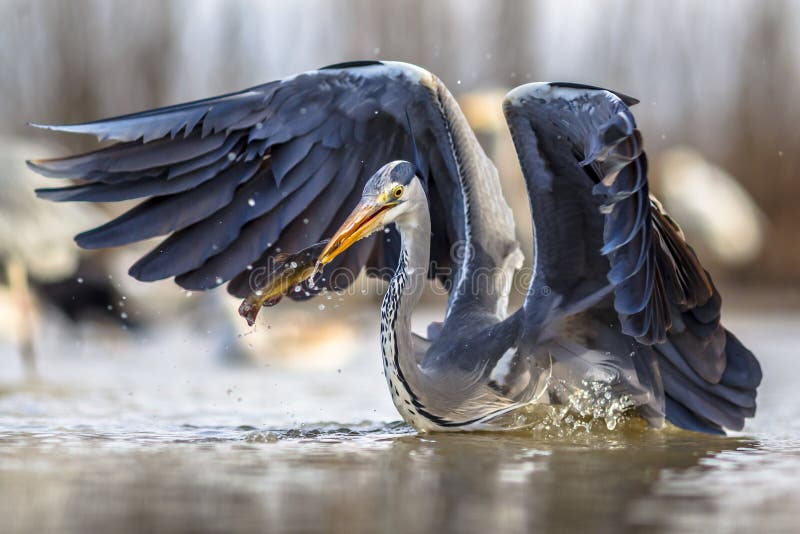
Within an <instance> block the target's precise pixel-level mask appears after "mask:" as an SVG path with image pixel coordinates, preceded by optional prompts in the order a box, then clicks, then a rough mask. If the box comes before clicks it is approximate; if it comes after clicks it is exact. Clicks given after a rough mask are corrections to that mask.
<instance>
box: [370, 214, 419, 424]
mask: <svg viewBox="0 0 800 534" xmlns="http://www.w3.org/2000/svg"><path fill="white" fill-rule="evenodd" d="M396 225H397V230H398V232H399V233H400V241H401V244H400V249H401V251H400V261H399V262H398V265H397V269H396V272H395V275H394V277H393V278H392V279H391V281H390V282H389V287H388V288H387V290H386V295H385V296H384V298H383V304H382V306H381V350H382V353H383V365H384V371H385V373H386V380H387V382H388V384H389V389H390V391H391V393H392V400H393V401H394V403H395V406H396V407H397V409H398V411H399V412H400V414H401V415H402V416H403V418H404V419H406V421H409V422H411V421H410V419H416V417H417V416H418V413H417V411H418V409H419V407H420V406H419V405H420V404H421V400H420V395H422V394H423V393H424V391H425V389H426V388H425V385H424V375H423V372H422V370H421V369H420V367H419V365H418V364H417V358H416V355H415V353H414V346H413V339H412V335H411V314H412V312H413V310H414V307H415V306H416V304H417V302H418V301H419V298H420V296H421V295H422V292H423V290H424V288H425V281H426V279H427V273H428V263H429V259H430V240H431V237H430V235H431V222H430V214H429V213H428V203H427V201H424V202H419V203H416V206H415V207H414V208H412V210H411V211H410V212H408V213H406V214H404V216H403V218H402V219H401V220H398V221H397V223H396ZM415 426H418V424H415Z"/></svg>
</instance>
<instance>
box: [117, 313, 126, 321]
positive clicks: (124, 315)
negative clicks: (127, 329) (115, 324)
mask: <svg viewBox="0 0 800 534" xmlns="http://www.w3.org/2000/svg"><path fill="white" fill-rule="evenodd" d="M119 317H120V319H122V320H125V319H127V318H128V314H127V313H125V312H122V313H120V314H119Z"/></svg>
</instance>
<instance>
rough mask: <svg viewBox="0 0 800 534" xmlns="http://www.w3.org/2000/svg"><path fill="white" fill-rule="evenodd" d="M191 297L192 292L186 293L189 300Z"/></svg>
mask: <svg viewBox="0 0 800 534" xmlns="http://www.w3.org/2000/svg"><path fill="white" fill-rule="evenodd" d="M191 296H192V292H191V291H187V292H186V298H187V299H188V298H189V297H191Z"/></svg>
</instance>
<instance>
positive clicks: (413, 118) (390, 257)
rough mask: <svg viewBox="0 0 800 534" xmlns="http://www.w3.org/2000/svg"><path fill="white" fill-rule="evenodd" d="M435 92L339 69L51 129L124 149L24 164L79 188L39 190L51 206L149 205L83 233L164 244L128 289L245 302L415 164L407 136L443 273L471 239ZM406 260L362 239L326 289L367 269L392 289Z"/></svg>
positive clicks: (372, 72) (380, 69) (413, 75)
mask: <svg viewBox="0 0 800 534" xmlns="http://www.w3.org/2000/svg"><path fill="white" fill-rule="evenodd" d="M439 86H440V82H438V80H436V79H435V78H434V77H433V76H432V75H430V74H429V73H427V72H425V71H423V70H422V69H418V68H416V67H413V66H410V65H405V64H397V63H379V62H362V63H358V64H352V65H340V66H334V67H332V68H326V69H320V70H317V71H311V72H308V73H305V74H301V75H298V76H294V77H291V78H287V79H284V80H280V81H276V82H271V83H267V84H264V85H260V86H257V87H253V88H251V89H247V90H244V91H241V92H238V93H232V94H228V95H223V96H219V97H215V98H210V99H205V100H200V101H197V102H191V103H188V104H181V105H177V106H170V107H166V108H161V109H156V110H152V111H145V112H142V113H136V114H132V115H126V116H122V117H116V118H112V119H106V120H100V121H96V122H90V123H86V124H79V125H68V126H43V127H44V128H48V129H51V130H57V131H64V132H71V133H83V134H92V135H95V136H97V137H98V139H100V140H111V141H116V144H113V145H111V146H109V147H107V148H103V149H100V150H97V151H94V152H90V153H87V154H81V155H78V156H73V157H66V158H58V159H51V160H39V161H32V162H30V165H31V167H32V168H33V169H34V170H36V171H37V172H39V173H41V174H44V175H47V176H52V177H63V178H80V179H82V180H84V183H82V184H81V185H70V186H67V187H60V188H50V189H42V190H39V191H38V194H39V195H40V196H41V197H43V198H47V199H51V200H55V201H95V202H115V201H122V200H130V199H143V201H142V202H141V203H140V204H139V205H137V206H136V207H134V208H133V209H131V210H130V211H128V212H126V213H124V214H123V215H121V216H119V217H118V218H116V219H114V220H112V221H110V222H109V223H107V224H105V225H103V226H100V227H98V228H95V229H93V230H90V231H88V232H84V233H83V234H80V235H79V236H78V237H77V242H78V244H80V245H81V246H83V247H86V248H99V247H109V246H118V245H124V244H128V243H132V242H136V241H141V240H144V239H148V238H152V237H157V236H168V237H167V238H166V239H165V240H164V241H162V242H161V243H160V244H159V245H158V246H157V247H156V248H155V249H154V250H153V251H152V252H150V253H149V254H147V255H146V256H144V257H143V258H141V259H140V260H139V261H138V262H137V263H136V264H135V265H134V266H133V267H132V268H131V274H132V275H133V276H135V277H136V278H138V279H140V280H158V279H163V278H168V277H172V276H174V277H176V281H177V282H178V283H179V284H180V285H181V286H183V287H185V288H187V289H207V288H211V287H215V286H217V285H220V284H221V283H223V282H225V281H231V283H230V284H229V287H228V289H229V291H230V292H232V293H234V294H236V295H239V296H242V295H244V294H246V293H247V292H248V291H249V283H248V278H249V271H248V269H247V267H250V268H253V267H257V266H258V265H259V264H261V263H266V262H267V260H268V258H269V257H271V256H274V255H275V254H277V253H278V252H280V251H281V250H299V249H301V248H303V247H305V246H307V245H308V244H310V243H315V242H317V241H319V240H320V239H321V238H323V237H325V236H326V235H327V234H329V233H332V232H333V231H334V230H335V228H336V227H337V226H338V225H339V224H340V223H341V222H342V221H343V220H344V218H345V217H346V215H347V213H348V212H349V211H350V209H352V207H353V206H354V205H355V203H356V202H357V200H358V198H359V197H360V194H361V190H362V187H363V185H364V183H365V182H366V180H367V179H368V178H369V176H370V175H371V174H372V173H374V172H375V171H376V170H377V169H378V168H379V167H380V166H382V165H383V164H385V163H386V162H388V161H391V160H394V159H407V160H412V161H413V159H414V149H413V146H412V142H411V137H410V135H409V129H410V130H412V131H413V134H414V136H415V137H416V140H417V144H418V146H419V147H420V159H421V162H420V164H421V166H422V167H423V168H422V174H423V179H424V181H425V187H426V190H427V193H428V197H429V202H430V203H431V212H432V213H433V214H434V217H433V218H434V229H433V231H434V236H435V237H434V242H433V246H432V255H431V260H432V262H436V264H437V265H440V266H441V265H448V264H449V249H450V245H451V243H453V242H455V241H457V240H459V239H463V238H464V233H465V230H464V224H463V221H464V214H463V213H460V212H459V211H458V208H459V206H460V204H459V203H457V202H456V201H455V200H454V199H458V198H459V197H460V189H459V181H458V172H459V170H458V163H457V161H456V158H455V155H454V152H453V146H452V142H451V140H450V138H449V130H450V127H449V124H448V120H449V118H448V117H446V116H445V114H444V112H443V111H442V107H441V106H440V105H439V103H438V102H437V98H438V95H437V89H438V88H439ZM392 237H394V239H392ZM398 250H399V239H398V238H397V236H396V235H394V233H391V234H387V235H383V236H378V237H377V238H373V239H370V240H366V241H364V242H363V243H360V244H359V245H357V246H356V247H354V249H353V250H352V251H348V253H346V254H343V255H342V256H341V257H340V258H337V262H336V264H334V265H332V266H330V268H329V269H328V271H331V270H333V271H337V267H346V268H347V269H346V271H347V274H342V276H338V277H336V276H333V277H330V278H329V279H328V285H329V286H336V287H342V286H343V285H346V284H347V283H349V281H351V280H352V279H353V277H354V275H355V274H357V273H358V272H359V271H360V270H361V269H362V268H363V266H364V265H365V264H369V265H370V266H371V267H374V268H375V269H374V270H373V272H374V273H377V274H379V275H384V276H385V273H388V272H391V271H392V270H393V268H394V267H395V265H396V258H397V257H398ZM338 272H340V273H344V271H343V270H341V269H338ZM336 282H338V284H336Z"/></svg>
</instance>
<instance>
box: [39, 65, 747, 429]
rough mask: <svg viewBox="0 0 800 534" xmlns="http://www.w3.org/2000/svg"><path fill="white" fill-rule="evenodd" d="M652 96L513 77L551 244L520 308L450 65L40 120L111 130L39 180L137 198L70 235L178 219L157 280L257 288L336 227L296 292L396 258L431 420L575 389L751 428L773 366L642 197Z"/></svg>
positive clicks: (396, 295)
mask: <svg viewBox="0 0 800 534" xmlns="http://www.w3.org/2000/svg"><path fill="white" fill-rule="evenodd" d="M636 102H637V101H636V100H635V99H633V98H630V97H628V96H625V95H622V94H619V93H614V92H611V91H608V90H604V89H600V88H596V87H592V86H587V85H580V84H573V83H538V84H528V85H523V86H521V87H519V88H517V89H514V90H513V91H511V92H510V93H509V94H508V96H507V97H506V99H505V102H504V106H503V107H504V112H505V116H506V120H507V122H508V125H509V128H510V130H511V133H512V136H513V138H514V142H515V146H516V149H517V153H518V157H519V160H520V164H521V167H522V170H523V173H524V177H525V181H526V187H527V190H528V195H529V201H530V205H531V212H532V218H533V235H532V239H533V248H534V251H535V255H534V268H533V273H532V277H531V280H530V283H529V285H528V287H527V289H526V296H525V301H524V305H523V306H522V307H520V308H519V309H518V310H516V311H514V312H513V313H511V314H510V315H509V314H508V313H507V302H508V294H509V289H510V281H511V277H512V275H513V274H514V271H515V269H517V268H518V267H519V266H520V265H521V259H522V256H521V253H520V251H519V246H518V243H517V241H516V239H515V236H514V221H513V218H512V216H511V211H510V209H509V207H508V204H507V203H506V200H505V199H504V197H503V195H502V192H501V189H500V181H499V179H498V176H497V171H496V169H495V167H494V166H493V164H492V162H491V161H490V160H489V159H488V158H487V157H486V155H485V154H484V152H483V150H482V149H481V147H480V145H479V144H478V142H477V141H476V139H475V136H474V134H473V132H472V131H471V129H470V127H469V126H468V124H467V122H466V120H465V118H464V115H463V114H462V112H461V110H460V109H459V107H458V105H457V104H456V102H455V100H454V98H453V97H452V95H451V94H450V92H449V91H448V90H447V88H446V87H445V86H444V84H443V83H442V82H441V81H440V80H439V79H438V78H437V77H435V76H434V75H433V74H431V73H429V72H427V71H425V70H423V69H421V68H419V67H416V66H414V65H409V64H404V63H396V62H379V61H358V62H351V63H344V64H338V65H333V66H330V67H325V68H322V69H319V70H315V71H310V72H306V73H303V74H300V75H296V76H293V77H289V78H285V79H282V80H278V81H274V82H270V83H267V84H264V85H260V86H256V87H253V88H250V89H246V90H244V91H241V92H237V93H232V94H227V95H223V96H218V97H214V98H209V99H205V100H200V101H197V102H191V103H187V104H180V105H175V106H171V107H166V108H161V109H156V110H150V111H144V112H141V113H136V114H132V115H125V116H121V117H116V118H111V119H106V120H99V121H95V122H89V123H84V124H77V125H62V126H42V127H43V128H49V129H51V130H56V131H62V132H71V133H82V134H93V135H95V136H97V138H98V139H100V140H112V141H115V142H116V143H115V144H112V145H111V146H109V147H106V148H101V149H99V150H97V151H94V152H90V153H87V154H82V155H77V156H72V157H65V158H58V159H50V160H36V161H31V162H30V165H31V167H32V168H33V169H34V170H36V171H37V172H40V173H42V174H44V175H47V176H51V177H61V178H80V179H83V180H84V181H85V182H84V183H81V184H79V185H68V186H66V187H58V188H49V189H43V190H39V191H38V194H39V196H40V197H42V198H45V199H49V200H54V201H61V202H63V201H92V202H115V201H121V200H129V199H145V200H143V201H142V202H141V203H140V204H138V205H137V206H136V207H134V208H132V209H131V210H130V211H128V212H126V213H125V214H123V215H121V216H120V217H118V218H116V219H114V220H112V221H110V222H108V223H106V224H104V225H102V226H100V227H98V228H95V229H92V230H89V231H87V232H84V233H82V234H79V235H78V236H77V237H76V241H77V243H78V244H79V245H80V246H82V247H86V248H100V247H112V246H119V245H125V244H128V243H132V242H135V241H140V240H144V239H147V238H151V237H156V236H165V235H167V236H168V237H167V238H166V239H164V240H163V241H162V242H161V243H160V244H159V245H157V246H156V247H155V248H154V249H153V250H152V252H150V253H149V254H147V255H146V256H144V257H143V258H141V259H140V260H139V261H138V262H136V263H135V264H134V265H133V266H132V267H131V269H130V274H131V275H132V276H134V277H135V278H137V279H139V280H143V281H151V280H159V279H164V278H169V277H173V276H174V277H175V281H176V282H177V283H178V284H179V285H181V286H182V287H184V288H187V289H192V290H204V289H211V288H213V287H217V286H220V285H222V284H223V283H226V282H227V284H228V291H229V292H230V293H232V294H234V295H236V296H239V297H245V296H246V295H247V294H248V293H249V291H250V290H251V287H250V285H251V282H250V281H251V274H252V271H253V270H255V269H258V268H262V267H263V266H265V265H267V264H269V262H271V261H272V259H273V258H274V256H275V255H276V254H278V253H280V252H281V251H282V250H283V251H295V250H299V249H301V248H304V247H306V246H308V245H310V244H313V243H316V242H318V241H320V240H321V239H322V238H324V237H329V236H331V235H333V237H332V239H331V241H330V242H329V243H328V245H327V246H326V248H325V250H324V251H323V252H322V254H321V256H320V258H319V261H320V264H321V265H324V273H323V274H324V275H325V276H324V280H323V281H322V282H321V283H320V284H318V285H317V286H315V287H311V286H308V287H307V288H306V289H307V290H306V291H297V292H295V291H293V292H290V293H289V297H291V298H294V299H306V298H310V297H313V295H314V294H315V291H316V290H318V289H341V288H343V287H346V286H347V285H348V284H350V283H352V279H353V277H352V274H354V273H358V272H360V271H361V270H362V269H364V268H366V270H367V272H368V273H369V274H373V275H375V276H380V277H383V278H386V279H389V286H388V290H387V293H386V296H385V298H384V300H383V304H382V306H381V350H382V356H383V362H384V366H385V371H386V378H387V381H388V384H389V389H390V390H391V394H392V397H393V399H394V403H395V405H396V407H397V409H398V411H399V412H400V414H401V415H402V416H403V418H404V419H405V420H406V421H408V422H409V423H410V424H412V425H413V426H414V427H416V428H417V429H419V430H423V431H427V430H471V429H485V428H489V429H491V428H496V427H497V426H498V425H499V424H500V423H498V422H499V421H504V420H505V418H503V417H501V416H503V415H504V414H509V413H513V412H515V411H516V410H518V409H522V408H523V407H526V406H528V405H530V404H531V403H536V402H539V403H569V402H570V399H573V398H575V397H576V396H582V398H583V399H585V400H586V402H588V403H589V404H590V405H597V406H599V405H602V404H604V403H606V402H608V401H609V399H611V400H615V401H619V402H622V403H623V404H624V408H626V409H629V410H635V411H637V412H638V413H639V414H640V415H641V416H643V417H644V418H645V419H647V421H648V422H649V423H650V424H651V425H653V426H656V427H659V426H662V425H663V424H664V421H665V420H667V421H669V422H671V423H672V424H674V425H677V426H679V427H682V428H685V429H690V430H696V431H703V432H710V433H724V430H723V429H725V428H728V429H741V428H742V426H743V424H744V420H745V418H746V417H751V416H753V415H754V412H755V397H756V388H757V386H758V385H759V383H760V380H761V370H760V367H759V364H758V361H757V360H756V359H755V357H754V356H753V354H752V353H751V352H750V351H749V350H747V349H746V348H745V347H744V346H743V345H742V344H741V343H740V342H739V341H738V340H737V338H736V337H735V336H734V335H733V334H732V333H730V332H729V331H728V330H726V329H725V328H724V327H723V326H722V325H721V324H720V296H719V293H718V292H717V290H716V288H715V287H714V285H713V283H712V281H711V278H710V276H709V274H708V273H707V272H706V271H705V270H704V269H703V267H702V265H701V264H700V262H699V260H698V259H697V257H696V256H695V254H694V252H693V250H692V249H691V247H690V246H689V245H688V244H687V243H686V242H685V240H684V237H683V234H682V232H681V231H680V229H679V227H678V226H677V224H676V223H675V222H674V221H673V220H672V219H671V218H670V217H669V216H668V215H667V214H666V213H665V212H664V211H663V209H662V208H661V206H660V204H659V203H658V202H657V201H656V200H655V199H654V198H653V197H651V196H650V194H649V191H648V183H647V159H646V156H645V153H644V151H643V149H642V138H641V134H640V132H639V130H638V129H637V127H636V123H635V120H634V117H633V115H632V114H631V112H630V109H629V106H632V105H633V104H635V103H636ZM382 228H384V229H386V230H387V231H388V232H387V233H384V232H377V230H379V229H382ZM370 235H371V236H372V237H368V236H370ZM336 272H338V273H342V272H346V273H351V276H336V275H334V273H336ZM426 277H436V278H439V279H441V280H442V281H443V282H444V283H445V285H446V287H448V288H449V297H448V306H447V311H446V314H445V317H444V320H443V322H442V323H435V324H433V325H432V326H431V327H429V329H428V337H422V336H417V335H416V334H413V333H412V332H411V328H410V317H411V314H412V311H413V309H414V305H415V303H416V302H417V300H418V299H419V297H420V294H421V292H422V288H423V281H424V280H425V278H426Z"/></svg>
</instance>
